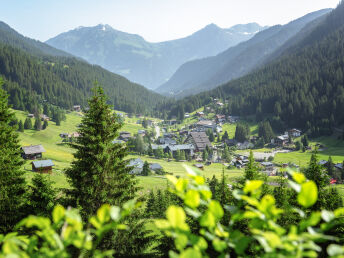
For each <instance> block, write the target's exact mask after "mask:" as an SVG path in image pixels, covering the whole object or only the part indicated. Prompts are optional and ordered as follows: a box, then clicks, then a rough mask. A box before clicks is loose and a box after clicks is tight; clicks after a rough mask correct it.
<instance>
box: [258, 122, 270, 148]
mask: <svg viewBox="0 0 344 258" xmlns="http://www.w3.org/2000/svg"><path fill="white" fill-rule="evenodd" d="M258 136H259V137H261V138H262V139H263V140H264V143H270V142H271V139H273V138H274V132H273V131H272V128H271V125H270V123H269V121H264V122H261V123H260V124H259V126H258Z"/></svg>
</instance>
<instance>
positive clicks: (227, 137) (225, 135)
mask: <svg viewBox="0 0 344 258" xmlns="http://www.w3.org/2000/svg"><path fill="white" fill-rule="evenodd" d="M228 139H229V136H228V132H227V131H225V133H224V134H223V135H222V141H223V142H225V141H226V140H228Z"/></svg>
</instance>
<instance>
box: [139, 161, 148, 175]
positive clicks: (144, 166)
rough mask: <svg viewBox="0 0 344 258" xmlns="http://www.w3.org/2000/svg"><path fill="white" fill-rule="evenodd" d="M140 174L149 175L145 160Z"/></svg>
mask: <svg viewBox="0 0 344 258" xmlns="http://www.w3.org/2000/svg"><path fill="white" fill-rule="evenodd" d="M141 175H143V176H148V175H149V164H148V162H147V161H145V163H144V164H143V168H142V173H141Z"/></svg>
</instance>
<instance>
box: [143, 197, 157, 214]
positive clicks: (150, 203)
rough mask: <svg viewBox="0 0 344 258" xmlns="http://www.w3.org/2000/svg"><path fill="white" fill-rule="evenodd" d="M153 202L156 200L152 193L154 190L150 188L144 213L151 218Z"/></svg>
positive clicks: (153, 207)
mask: <svg viewBox="0 0 344 258" xmlns="http://www.w3.org/2000/svg"><path fill="white" fill-rule="evenodd" d="M155 202H156V200H155V194H154V191H153V190H151V191H150V192H149V196H148V199H147V201H146V209H145V214H146V216H147V217H148V218H152V217H153V216H154V211H155V210H154V209H155Z"/></svg>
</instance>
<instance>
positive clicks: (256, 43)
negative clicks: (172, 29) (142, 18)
mask: <svg viewBox="0 0 344 258" xmlns="http://www.w3.org/2000/svg"><path fill="white" fill-rule="evenodd" d="M330 11H331V9H324V10H320V11H317V12H313V13H310V14H307V15H305V16H303V17H301V18H299V19H297V20H295V21H292V22H290V23H288V24H286V25H283V26H281V25H276V26H273V27H270V28H268V29H266V30H264V31H261V32H259V33H257V34H256V35H255V36H254V37H252V38H251V39H250V40H248V41H245V42H242V43H240V44H238V45H236V46H234V47H231V48H229V49H227V50H226V51H224V52H222V53H220V54H218V55H216V56H213V57H208V58H203V59H198V60H194V61H190V62H187V63H185V64H183V65H182V66H181V67H180V68H179V69H178V70H177V72H176V73H175V74H174V75H173V76H172V78H171V79H170V80H169V81H167V82H166V83H164V84H163V85H161V86H160V87H159V88H158V89H156V91H157V92H159V93H161V94H164V95H169V96H174V97H177V98H181V97H185V96H188V95H192V94H196V93H199V92H202V91H206V90H209V89H212V88H215V87H216V86H219V85H221V84H223V83H226V82H228V81H230V80H232V79H235V78H239V77H240V76H243V75H245V74H248V73H249V72H251V71H253V70H254V69H256V68H259V67H260V66H261V65H263V64H266V63H268V61H273V60H274V59H275V58H277V57H278V56H279V54H278V53H277V52H278V50H279V48H281V49H280V52H283V49H284V48H286V46H290V45H292V44H294V43H295V42H288V41H289V40H290V39H291V38H293V37H294V36H295V35H296V34H297V33H299V32H300V31H301V30H302V29H303V28H304V27H305V26H306V25H307V24H309V23H311V22H314V21H317V20H318V19H321V17H323V16H324V15H326V14H328V13H329V12H330ZM315 23H316V22H315ZM287 42H288V44H286V43H287ZM275 52H276V53H275Z"/></svg>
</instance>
